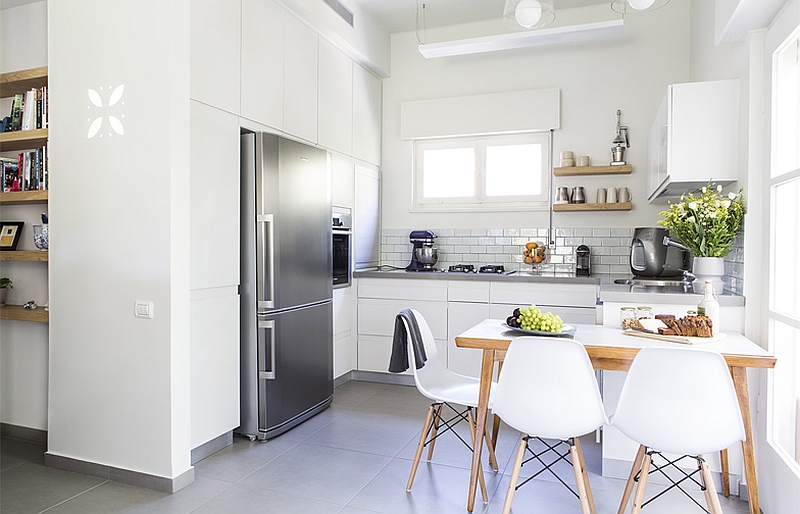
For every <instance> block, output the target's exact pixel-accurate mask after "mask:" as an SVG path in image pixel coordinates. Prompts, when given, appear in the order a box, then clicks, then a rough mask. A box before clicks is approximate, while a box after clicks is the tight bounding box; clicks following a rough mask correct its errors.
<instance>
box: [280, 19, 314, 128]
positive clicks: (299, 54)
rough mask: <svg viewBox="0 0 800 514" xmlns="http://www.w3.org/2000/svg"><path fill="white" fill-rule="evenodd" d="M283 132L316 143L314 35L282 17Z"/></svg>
mask: <svg viewBox="0 0 800 514" xmlns="http://www.w3.org/2000/svg"><path fill="white" fill-rule="evenodd" d="M283 50H284V66H283V74H284V76H283V88H284V89H283V130H284V131H286V132H288V133H289V134H293V135H295V136H297V137H300V138H302V139H305V140H306V141H310V142H312V143H316V142H317V34H316V33H315V32H314V31H313V30H311V29H310V28H309V27H308V26H306V25H305V24H303V23H302V22H301V21H300V20H298V19H297V18H295V17H294V16H291V15H287V16H285V17H284V47H283Z"/></svg>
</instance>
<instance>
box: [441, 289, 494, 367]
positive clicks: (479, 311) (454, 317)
mask: <svg viewBox="0 0 800 514" xmlns="http://www.w3.org/2000/svg"><path fill="white" fill-rule="evenodd" d="M485 284H486V285H488V282H486V283H485ZM451 285H452V283H451ZM490 317H491V308H490V306H489V304H488V303H466V302H449V303H448V304H447V367H448V368H449V369H450V370H451V371H455V372H456V373H460V374H462V375H467V376H470V377H475V378H479V377H480V375H481V359H482V357H483V352H482V351H481V350H478V349H476V348H459V347H457V346H456V341H455V338H456V336H457V335H459V334H463V333H464V332H466V331H467V330H468V329H470V328H472V327H474V326H475V325H476V324H477V323H479V322H480V321H482V320H484V319H486V318H490Z"/></svg>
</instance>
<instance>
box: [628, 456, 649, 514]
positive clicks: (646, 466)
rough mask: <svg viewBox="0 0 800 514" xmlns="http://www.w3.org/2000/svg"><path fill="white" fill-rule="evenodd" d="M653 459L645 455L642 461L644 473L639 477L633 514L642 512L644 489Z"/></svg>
mask: <svg viewBox="0 0 800 514" xmlns="http://www.w3.org/2000/svg"><path fill="white" fill-rule="evenodd" d="M651 462H652V457H651V456H650V455H649V454H647V453H645V454H644V460H643V461H642V473H641V474H640V475H639V486H638V487H637V488H636V496H634V497H633V508H632V509H631V514H639V513H640V512H642V502H643V501H644V488H645V486H646V485H647V477H648V475H649V474H650V463H651Z"/></svg>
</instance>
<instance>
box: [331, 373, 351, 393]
mask: <svg viewBox="0 0 800 514" xmlns="http://www.w3.org/2000/svg"><path fill="white" fill-rule="evenodd" d="M351 380H353V372H352V371H348V372H347V373H343V374H342V375H340V376H338V377H336V378H334V379H333V388H334V389H336V388H337V387H339V386H340V385H344V384H346V383H348V382H350V381H351Z"/></svg>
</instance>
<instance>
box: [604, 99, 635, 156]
mask: <svg viewBox="0 0 800 514" xmlns="http://www.w3.org/2000/svg"><path fill="white" fill-rule="evenodd" d="M621 122H622V111H620V110H619V109H617V136H616V137H615V138H614V140H613V141H612V142H611V144H612V145H614V146H612V147H611V162H610V163H609V164H610V165H611V166H624V165H625V164H627V163H626V162H625V149H626V148H630V147H631V143H630V141H628V127H626V126H625V125H621V124H620V123H621Z"/></svg>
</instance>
